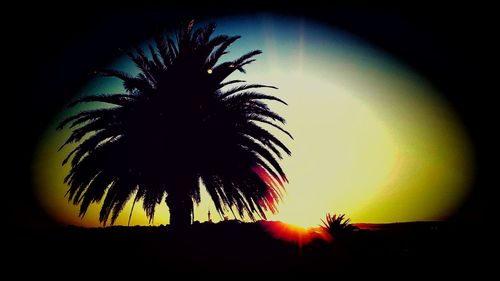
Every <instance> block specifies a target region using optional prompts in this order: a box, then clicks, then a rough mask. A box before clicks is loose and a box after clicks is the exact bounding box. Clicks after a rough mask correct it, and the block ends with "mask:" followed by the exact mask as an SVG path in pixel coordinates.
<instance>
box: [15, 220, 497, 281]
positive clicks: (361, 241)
mask: <svg viewBox="0 0 500 281" xmlns="http://www.w3.org/2000/svg"><path fill="white" fill-rule="evenodd" d="M282 224H283V223H281V222H257V223H242V222H239V221H225V222H220V223H217V224H211V223H196V224H194V225H192V226H191V227H189V228H187V229H185V230H182V231H178V230H173V229H170V227H169V226H159V227H143V226H136V227H123V226H114V227H106V228H81V227H72V226H71V227H64V228H59V229H52V230H38V231H37V232H35V233H29V234H28V233H25V234H24V235H20V236H18V237H16V238H17V239H15V241H14V243H10V249H11V250H13V251H12V252H11V254H10V256H11V257H12V259H11V260H10V261H14V262H16V261H17V262H18V264H29V265H30V268H31V267H36V268H38V267H39V268H42V269H47V268H52V269H53V270H54V272H53V273H63V272H65V271H68V272H69V273H70V272H72V271H73V270H75V268H81V269H82V270H83V272H82V273H85V272H86V273H85V274H87V273H91V272H93V273H97V272H104V273H117V274H123V273H126V272H128V270H131V269H136V270H139V271H142V270H145V271H147V272H150V273H153V274H159V273H162V272H163V273H166V272H169V274H170V273H172V272H198V273H214V274H218V273H223V272H226V273H227V272H233V273H236V272H260V273H263V272H268V273H294V272H295V273H307V272H326V273H341V274H351V273H353V272H359V274H363V273H365V274H366V273H368V272H372V273H373V274H382V275H387V274H395V273H398V274H399V273H400V272H404V273H409V272H419V273H431V272H433V273H445V274H453V275H454V274H462V273H466V272H472V271H476V270H477V269H478V267H477V266H478V265H479V266H484V267H486V266H487V264H488V263H487V262H486V261H485V256H484V255H483V254H482V253H483V251H484V250H485V249H487V246H488V245H487V244H486V242H485V240H484V239H482V237H480V235H481V233H482V232H480V230H481V229H483V227H482V226H480V225H473V224H463V223H461V224H457V223H450V222H415V223H397V224H385V225H384V224H359V225H358V227H359V229H358V230H356V231H353V232H352V233H351V235H349V236H348V237H346V238H344V239H342V240H341V241H339V240H336V239H335V238H334V239H333V241H330V242H328V241H326V240H324V239H321V238H319V237H315V238H312V239H311V240H310V241H309V242H308V243H305V244H302V245H298V244H297V243H294V242H290V241H286V240H283V239H279V238H274V237H275V236H273V235H272V234H271V233H270V232H269V231H268V229H269V228H268V227H267V226H269V225H279V226H281V225H282ZM266 225H267V226H266ZM472 261H475V262H474V263H473V264H472ZM149 269H150V271H149ZM360 270H362V271H360ZM479 272H481V271H479Z"/></svg>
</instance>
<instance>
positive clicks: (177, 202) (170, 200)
mask: <svg viewBox="0 0 500 281" xmlns="http://www.w3.org/2000/svg"><path fill="white" fill-rule="evenodd" d="M165 201H166V203H167V206H168V208H169V210H170V225H171V226H172V227H175V228H182V227H186V226H189V225H191V222H192V213H193V200H192V199H191V197H190V196H188V195H174V194H169V195H168V196H167V198H166V199H165Z"/></svg>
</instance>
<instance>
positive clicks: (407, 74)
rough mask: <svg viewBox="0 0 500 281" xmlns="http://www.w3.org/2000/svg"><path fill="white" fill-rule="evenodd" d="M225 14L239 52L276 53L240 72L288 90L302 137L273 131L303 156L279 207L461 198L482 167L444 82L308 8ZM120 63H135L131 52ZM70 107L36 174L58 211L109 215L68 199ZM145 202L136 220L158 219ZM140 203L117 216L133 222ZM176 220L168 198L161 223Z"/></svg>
mask: <svg viewBox="0 0 500 281" xmlns="http://www.w3.org/2000/svg"><path fill="white" fill-rule="evenodd" d="M216 21H217V22H218V26H219V27H218V31H217V32H218V33H221V34H230V35H233V34H239V35H242V39H241V40H239V41H237V42H236V43H235V44H234V47H233V48H231V53H230V54H228V56H227V59H228V60H229V59H231V58H233V57H236V56H240V55H242V54H244V53H246V52H247V51H249V50H253V49H258V48H261V49H262V50H263V52H264V53H263V54H262V55H261V56H259V57H258V58H257V61H256V62H254V63H253V64H251V65H249V66H248V67H247V74H236V75H234V76H233V77H231V78H232V79H243V80H246V81H248V82H251V83H260V84H268V85H275V86H277V87H278V88H279V90H268V91H265V92H267V93H269V94H273V95H276V96H278V97H279V98H281V99H283V100H285V101H286V102H287V103H288V104H289V106H283V105H280V104H270V106H271V107H272V108H273V109H274V110H276V112H277V113H279V114H280V115H282V116H284V117H285V118H286V119H287V125H286V129H287V130H288V131H290V132H291V133H292V134H293V136H294V140H289V139H287V138H286V137H285V136H282V135H280V132H279V131H273V132H275V133H276V135H279V136H280V139H282V140H283V142H284V143H285V145H287V146H288V147H289V148H290V149H291V151H292V156H291V157H289V158H285V159H284V160H283V161H282V163H283V169H284V171H285V172H286V174H287V177H288V179H289V182H290V183H289V184H285V188H286V192H285V193H284V194H283V200H282V202H281V203H280V204H279V205H278V211H279V212H278V213H277V214H275V215H273V214H270V215H269V216H268V218H270V219H272V220H281V221H283V222H286V223H291V224H295V225H300V226H302V227H310V226H317V225H318V224H319V223H320V222H321V221H320V219H322V218H324V217H325V215H326V213H328V212H330V213H345V214H346V215H347V216H348V217H350V218H351V219H352V221H353V222H373V223H379V222H395V221H417V220H436V219H441V218H444V217H446V216H447V215H448V214H450V213H451V212H453V210H455V208H456V207H457V206H459V205H460V204H461V202H462V201H463V199H464V198H465V196H466V195H467V191H468V182H469V180H470V178H471V176H472V174H471V170H472V164H471V163H472V153H471V148H470V147H469V142H468V140H467V136H466V134H465V132H464V130H463V128H462V127H461V125H460V123H459V121H458V120H457V118H456V117H455V115H454V113H453V110H452V109H451V108H450V107H449V105H447V103H446V102H445V101H444V100H442V99H441V98H440V96H439V93H437V92H436V90H434V89H433V88H432V86H430V85H429V84H427V83H426V82H425V81H424V80H422V79H421V78H420V77H419V76H417V75H416V74H415V73H413V72H412V71H411V70H409V69H408V68H405V67H404V66H402V65H401V64H399V63H398V62H396V61H394V60H393V59H392V58H391V57H390V56H388V55H386V54H384V53H381V52H379V51H376V50H375V49H373V48H372V47H370V46H369V45H367V44H365V43H363V42H362V41H360V40H358V39H356V38H354V37H352V36H349V35H347V34H344V33H341V32H339V31H335V30H333V29H330V28H327V27H325V26H321V25H317V24H314V23H311V22H308V21H306V20H303V19H295V18H276V17H273V16H262V17H244V18H231V19H221V20H216ZM115 67H118V68H120V69H122V70H125V71H129V70H132V68H131V66H130V64H129V63H127V62H125V61H124V60H123V59H119V60H118V61H117V63H116V64H115ZM210 71H211V69H209V70H207V72H208V73H210ZM120 91H121V85H120V83H119V81H111V80H110V79H103V78H100V79H95V80H93V81H91V82H90V83H89V85H88V87H87V88H86V89H85V90H83V91H82V93H81V95H87V94H95V93H103V92H108V93H115V92H120ZM74 110H77V109H74ZM74 110H73V112H74ZM69 114H71V113H69V112H61V114H60V116H59V117H58V118H57V119H58V120H55V122H54V123H53V124H52V125H51V126H50V127H49V128H48V129H47V133H46V136H45V137H44V138H43V139H42V140H41V142H40V145H39V147H38V153H37V155H36V156H35V159H34V165H33V168H34V180H35V184H36V185H37V186H38V193H39V198H40V202H41V204H42V205H43V206H44V207H45V208H46V209H47V211H48V212H49V213H50V214H52V215H53V216H54V217H55V218H56V219H57V220H59V221H60V222H62V223H65V224H76V225H86V226H97V225H99V224H98V221H97V218H98V213H99V205H96V206H91V207H90V208H89V211H88V213H87V215H86V216H85V218H83V219H80V218H78V210H77V207H76V206H73V205H71V204H69V203H68V202H67V201H66V198H64V194H65V192H66V190H67V187H66V186H65V185H64V184H63V178H64V176H65V174H66V173H67V172H68V168H67V167H61V162H62V160H63V159H64V157H65V155H66V154H67V153H68V152H69V151H70V149H71V147H67V148H64V149H63V151H62V152H59V153H58V152H57V148H58V147H59V146H60V145H61V144H62V143H63V142H64V139H65V138H66V137H67V134H68V133H69V131H67V130H64V131H62V132H56V131H55V125H56V124H57V122H58V121H59V120H60V119H61V118H63V117H64V116H67V115H69ZM272 129H273V128H269V130H271V131H272ZM201 196H202V203H201V204H200V206H198V207H196V208H195V220H199V221H206V220H207V212H208V210H209V209H212V210H214V209H215V208H214V206H213V204H212V202H211V201H210V199H209V197H208V195H207V193H206V192H205V191H204V190H203V187H202V194H201ZM137 204H138V205H137V206H136V208H135V209H134V213H133V215H132V219H131V225H136V224H139V225H147V224H148V220H147V218H146V216H145V214H144V211H143V210H142V208H138V206H140V202H138V203H137ZM131 205H132V202H129V204H127V206H126V207H125V209H124V210H123V212H122V214H121V215H120V216H119V218H118V220H117V222H116V224H119V225H126V224H127V220H128V216H129V212H130V210H131ZM228 213H230V212H228ZM166 223H168V209H167V207H166V206H165V204H164V203H162V204H160V205H159V206H158V208H157V210H156V217H155V221H154V224H166Z"/></svg>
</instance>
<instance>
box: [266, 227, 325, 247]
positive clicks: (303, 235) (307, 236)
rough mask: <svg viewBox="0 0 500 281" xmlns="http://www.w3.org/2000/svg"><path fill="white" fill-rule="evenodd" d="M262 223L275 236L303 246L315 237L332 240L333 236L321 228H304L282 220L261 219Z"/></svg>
mask: <svg viewBox="0 0 500 281" xmlns="http://www.w3.org/2000/svg"><path fill="white" fill-rule="evenodd" d="M259 224H260V225H262V227H263V228H264V229H265V230H266V231H267V232H268V233H269V234H270V235H271V236H272V237H273V238H274V239H278V240H282V241H286V242H289V243H294V244H297V245H298V246H299V248H301V247H302V246H304V245H307V244H309V243H310V242H311V241H313V240H314V239H322V240H324V241H328V242H331V241H333V238H332V237H331V236H330V235H329V234H328V233H325V231H323V230H322V229H321V228H318V227H315V228H314V227H310V228H304V227H301V226H298V225H293V224H288V223H284V222H280V221H261V222H259Z"/></svg>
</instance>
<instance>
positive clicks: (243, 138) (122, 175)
mask: <svg viewBox="0 0 500 281" xmlns="http://www.w3.org/2000/svg"><path fill="white" fill-rule="evenodd" d="M193 23H194V22H193V21H191V22H189V23H188V24H185V25H182V26H181V27H180V28H179V29H178V31H177V32H176V34H175V35H176V36H175V37H176V40H175V41H174V40H172V39H171V38H170V37H167V36H163V35H158V36H156V37H155V40H154V41H155V42H154V44H150V45H149V46H148V51H149V54H147V51H145V50H142V49H140V48H137V49H136V50H135V52H129V51H125V53H126V54H127V56H128V57H129V58H130V59H131V60H132V61H133V62H134V63H135V65H136V66H137V67H138V69H139V70H140V72H139V74H138V75H136V76H131V75H129V74H127V73H125V72H121V71H117V70H102V71H98V72H97V74H100V75H103V76H109V77H115V78H118V79H120V80H122V81H123V85H124V89H125V92H124V93H119V94H102V95H94V96H87V97H83V98H81V99H79V100H77V101H76V102H74V103H72V104H71V105H70V106H72V105H75V104H77V103H88V102H102V103H107V104H110V105H111V106H110V107H107V108H98V109H93V110H87V111H81V112H79V113H77V114H75V115H73V116H71V117H69V118H67V119H65V120H64V121H63V122H61V124H60V125H59V127H58V128H59V129H61V128H63V127H65V126H69V127H70V128H71V129H72V131H71V135H70V136H69V138H68V139H67V141H66V142H65V143H64V144H63V146H62V147H64V146H65V145H67V144H70V143H76V147H75V148H74V149H73V150H72V151H71V152H70V153H69V154H68V155H67V157H66V159H65V160H64V161H63V165H65V164H66V163H67V162H71V169H70V171H69V173H68V175H67V176H66V178H65V180H64V181H65V183H67V184H68V186H69V189H68V192H67V196H68V200H69V201H70V202H72V203H73V204H75V205H79V207H80V216H81V217H83V216H84V215H85V213H86V211H87V209H88V207H89V205H90V204H91V203H98V202H100V201H101V200H102V199H104V201H103V202H102V207H101V211H100V216H99V220H100V222H101V223H103V224H104V225H106V222H107V221H108V218H109V216H110V215H111V224H113V223H114V222H115V220H116V218H117V217H118V214H119V213H120V212H121V211H122V209H123V207H124V205H125V204H126V202H128V201H129V200H130V199H131V198H132V197H134V199H133V205H135V203H136V202H138V201H140V200H142V201H143V208H144V210H145V211H146V215H147V216H148V218H149V220H150V222H151V221H152V220H153V218H154V214H155V207H156V205H157V204H160V203H161V201H162V200H163V198H164V197H165V202H166V204H167V206H168V207H169V210H170V224H171V225H172V226H185V225H189V224H190V223H191V222H192V216H193V204H194V203H196V204H198V203H199V202H200V184H201V183H203V184H204V186H205V187H206V190H207V192H208V194H209V195H210V197H211V199H212V200H213V202H214V205H215V208H216V210H217V211H218V213H219V214H221V215H223V214H224V213H225V212H227V211H231V212H232V213H233V214H235V215H238V216H240V217H243V216H245V215H247V216H248V217H249V218H250V219H252V220H255V219H256V215H257V217H259V218H264V219H265V213H264V211H266V210H269V211H271V212H275V211H276V203H277V202H278V201H279V200H280V198H281V196H282V189H283V184H284V182H287V181H288V180H287V178H286V176H285V173H284V172H283V170H282V168H281V167H280V164H279V163H278V161H277V158H279V159H281V158H282V152H285V153H287V154H288V155H290V151H289V149H288V148H287V147H286V146H285V145H284V144H283V143H282V142H281V141H280V140H279V139H278V138H276V137H275V136H274V135H273V134H271V133H270V132H269V131H268V130H266V129H264V128H263V127H262V125H263V124H266V125H265V126H271V127H274V128H276V129H277V130H279V131H281V132H283V133H284V134H286V135H288V136H289V137H290V138H292V136H291V135H290V134H289V133H288V132H287V131H285V130H284V129H283V128H282V127H280V125H279V123H281V124H285V120H284V119H283V118H282V117H281V116H279V115H278V114H276V113H274V112H273V111H271V110H270V109H269V107H268V106H267V105H266V104H265V103H264V102H263V101H265V100H271V101H277V102H280V103H283V104H285V105H286V103H285V102H284V101H283V100H281V99H279V98H276V97H274V96H270V95H266V94H262V93H258V92H255V91H254V90H255V89H258V88H274V89H276V88H275V87H273V86H267V85H260V84H244V82H245V81H241V80H231V81H226V78H227V77H228V76H229V75H230V74H232V73H233V72H234V71H235V70H238V71H240V72H243V73H244V72H245V70H244V66H245V65H247V64H249V63H251V62H253V61H254V60H255V59H254V57H255V56H256V55H258V54H260V53H261V51H258V50H256V51H251V52H249V53H247V54H245V55H243V56H241V57H240V58H238V59H236V60H233V61H227V62H222V63H217V62H218V60H219V59H220V58H221V57H222V56H223V55H224V54H225V53H227V48H228V47H229V46H230V45H231V44H232V43H234V42H235V41H236V40H237V39H238V38H240V37H239V36H226V35H218V36H212V34H213V32H214V30H215V25H214V24H208V25H207V26H205V27H203V28H199V29H197V30H194V31H193ZM230 85H231V86H230ZM228 86H229V87H228ZM62 147H61V148H62ZM276 157H277V158H276ZM235 210H236V212H235Z"/></svg>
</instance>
